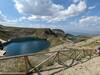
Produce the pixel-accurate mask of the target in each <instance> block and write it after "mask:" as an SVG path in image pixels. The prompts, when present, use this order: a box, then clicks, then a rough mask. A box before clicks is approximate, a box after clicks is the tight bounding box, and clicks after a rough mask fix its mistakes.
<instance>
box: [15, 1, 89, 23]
mask: <svg viewBox="0 0 100 75" xmlns="http://www.w3.org/2000/svg"><path fill="white" fill-rule="evenodd" d="M14 3H15V7H16V9H17V10H18V12H19V13H21V14H23V16H24V19H27V20H30V21H32V20H34V19H44V20H48V21H59V20H63V19H65V18H67V17H71V16H75V15H77V14H79V13H81V12H83V11H84V10H85V9H86V8H87V5H86V3H85V1H82V0H81V1H79V2H78V3H77V4H75V3H73V4H71V5H70V6H69V7H68V8H65V7H64V6H62V5H60V4H54V3H53V1H51V0H14ZM25 17H26V18H25Z"/></svg>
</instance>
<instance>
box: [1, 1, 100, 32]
mask: <svg viewBox="0 0 100 75" xmlns="http://www.w3.org/2000/svg"><path fill="white" fill-rule="evenodd" d="M0 23H1V24H4V25H7V26H21V27H33V28H60V29H63V30H64V31H66V32H68V31H69V32H74V31H75V32H83V33H85V32H89V33H90V32H92V33H95V32H100V0H0Z"/></svg>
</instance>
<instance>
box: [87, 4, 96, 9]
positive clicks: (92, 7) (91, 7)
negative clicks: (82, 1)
mask: <svg viewBox="0 0 100 75" xmlns="http://www.w3.org/2000/svg"><path fill="white" fill-rule="evenodd" d="M95 7H96V5H94V6H90V7H89V8H88V9H89V10H92V9H94V8H95Z"/></svg>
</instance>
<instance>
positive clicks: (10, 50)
mask: <svg viewBox="0 0 100 75" xmlns="http://www.w3.org/2000/svg"><path fill="white" fill-rule="evenodd" d="M49 45H50V43H49V42H48V41H47V40H41V39H34V38H21V39H14V40H13V41H12V40H11V41H10V42H8V43H7V45H6V46H4V50H5V51H6V54H5V55H6V56H14V55H22V54H29V53H34V52H39V51H41V50H44V49H46V48H48V47H49Z"/></svg>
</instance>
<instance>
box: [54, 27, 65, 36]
mask: <svg viewBox="0 0 100 75" xmlns="http://www.w3.org/2000/svg"><path fill="white" fill-rule="evenodd" d="M52 32H53V33H55V34H56V35H57V36H65V32H64V31H63V30H61V29H52Z"/></svg>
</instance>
